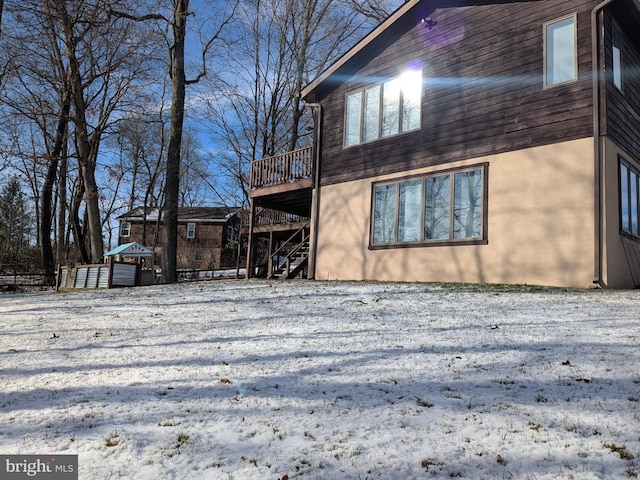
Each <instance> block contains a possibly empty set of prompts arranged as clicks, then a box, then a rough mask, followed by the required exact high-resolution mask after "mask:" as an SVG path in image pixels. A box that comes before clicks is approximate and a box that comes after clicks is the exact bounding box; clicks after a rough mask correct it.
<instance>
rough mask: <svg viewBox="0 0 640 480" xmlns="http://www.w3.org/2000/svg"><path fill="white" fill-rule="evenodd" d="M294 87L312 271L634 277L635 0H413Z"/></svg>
mask: <svg viewBox="0 0 640 480" xmlns="http://www.w3.org/2000/svg"><path fill="white" fill-rule="evenodd" d="M302 95H303V98H304V99H305V101H307V102H308V104H309V105H310V106H311V107H312V108H313V109H314V113H315V119H316V122H315V125H316V132H315V133H316V142H315V145H314V149H313V154H308V155H307V156H308V157H309V160H308V162H307V163H308V166H307V169H308V173H307V174H305V175H298V176H296V175H295V174H292V176H288V177H287V176H285V177H283V181H281V182H277V181H276V182H275V183H270V184H269V185H266V184H264V183H263V180H264V178H265V172H267V174H268V172H274V171H281V170H282V169H283V168H287V164H286V162H284V161H283V159H282V158H272V159H265V160H260V161H257V162H254V164H253V165H252V174H253V177H252V178H255V179H258V180H256V181H254V180H252V185H251V187H252V193H251V195H252V200H253V203H254V206H253V207H252V211H253V212H255V211H256V209H257V208H267V207H268V208H277V209H280V210H282V211H288V208H289V205H292V206H294V205H295V209H296V210H297V211H300V210H301V208H300V202H302V201H304V202H307V203H305V205H306V206H307V207H308V208H307V210H306V211H308V212H309V215H310V217H311V222H310V237H309V238H310V240H309V245H310V252H309V259H308V262H309V267H308V271H309V277H312V278H316V279H319V280H320V279H322V280H324V279H341V280H347V279H349V280H365V279H366V280H394V281H427V282H428V281H442V282H486V283H517V284H541V285H557V286H575V287H588V286H594V285H595V286H601V287H611V288H627V287H637V286H640V209H639V203H640V199H639V198H640V2H638V0H604V1H599V0H532V1H517V2H516V1H499V0H482V1H474V0H468V1H451V2H439V1H432V0H408V1H407V2H405V3H404V4H403V5H402V6H401V7H400V8H399V9H398V10H397V11H396V12H395V13H393V14H392V15H391V16H390V17H389V18H388V19H387V20H386V21H385V22H383V23H382V24H381V25H380V26H378V27H377V28H376V29H374V30H373V31H372V32H370V33H369V35H367V36H366V37H365V38H364V39H362V41H360V42H359V43H358V44H357V45H355V46H354V47H353V48H352V49H350V50H349V51H348V52H347V53H346V54H345V55H343V56H342V57H341V58H340V59H339V60H338V61H337V62H336V63H335V64H334V65H332V66H331V67H330V68H329V69H327V70H326V71H325V72H323V73H322V74H321V75H319V76H318V77H317V78H316V79H315V80H313V81H312V82H311V83H310V84H309V85H308V86H307V87H306V88H305V89H304V90H303V92H302ZM290 170H291V169H290ZM267 176H268V175H267ZM271 177H273V175H271Z"/></svg>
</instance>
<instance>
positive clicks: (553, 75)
mask: <svg viewBox="0 0 640 480" xmlns="http://www.w3.org/2000/svg"><path fill="white" fill-rule="evenodd" d="M544 37H545V62H544V64H545V65H544V66H545V86H546V87H550V86H553V85H559V84H561V83H566V82H571V81H574V80H577V78H578V74H577V71H578V68H577V62H576V59H577V52H576V17H575V15H574V16H572V17H569V18H564V19H562V20H557V21H554V22H551V23H548V24H546V25H545V31H544Z"/></svg>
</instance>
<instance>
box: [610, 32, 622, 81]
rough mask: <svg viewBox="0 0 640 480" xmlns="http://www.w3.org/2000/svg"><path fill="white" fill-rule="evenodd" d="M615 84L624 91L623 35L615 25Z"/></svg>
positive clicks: (613, 40) (613, 42)
mask: <svg viewBox="0 0 640 480" xmlns="http://www.w3.org/2000/svg"><path fill="white" fill-rule="evenodd" d="M612 36H613V39H612V44H613V45H612V49H613V52H612V53H613V55H612V56H613V84H614V85H615V86H616V87H618V90H622V33H621V32H620V27H618V26H617V25H616V24H614V25H613V35H612Z"/></svg>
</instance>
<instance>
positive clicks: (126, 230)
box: [120, 222, 131, 238]
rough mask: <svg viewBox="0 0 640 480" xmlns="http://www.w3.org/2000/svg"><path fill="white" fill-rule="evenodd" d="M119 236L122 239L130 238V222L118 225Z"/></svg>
mask: <svg viewBox="0 0 640 480" xmlns="http://www.w3.org/2000/svg"><path fill="white" fill-rule="evenodd" d="M120 236H121V237H123V238H127V237H130V236H131V222H121V223H120Z"/></svg>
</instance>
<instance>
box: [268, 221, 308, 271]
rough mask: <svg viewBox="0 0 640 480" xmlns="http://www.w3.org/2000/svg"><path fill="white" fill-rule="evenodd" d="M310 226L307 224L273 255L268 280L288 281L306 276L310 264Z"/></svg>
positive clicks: (270, 260)
mask: <svg viewBox="0 0 640 480" xmlns="http://www.w3.org/2000/svg"><path fill="white" fill-rule="evenodd" d="M308 226H309V223H307V224H305V226H304V227H302V228H300V229H299V230H298V231H297V232H295V233H294V234H293V235H291V236H290V237H289V238H288V239H287V241H285V242H284V243H283V244H282V245H281V246H280V248H278V249H277V250H276V251H275V252H273V253H272V254H271V256H270V259H269V269H268V275H267V278H277V279H279V280H288V279H291V278H296V277H297V276H299V275H301V274H302V275H303V276H304V274H305V269H306V267H307V265H308V264H309V232H308ZM285 252H286V254H285Z"/></svg>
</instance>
